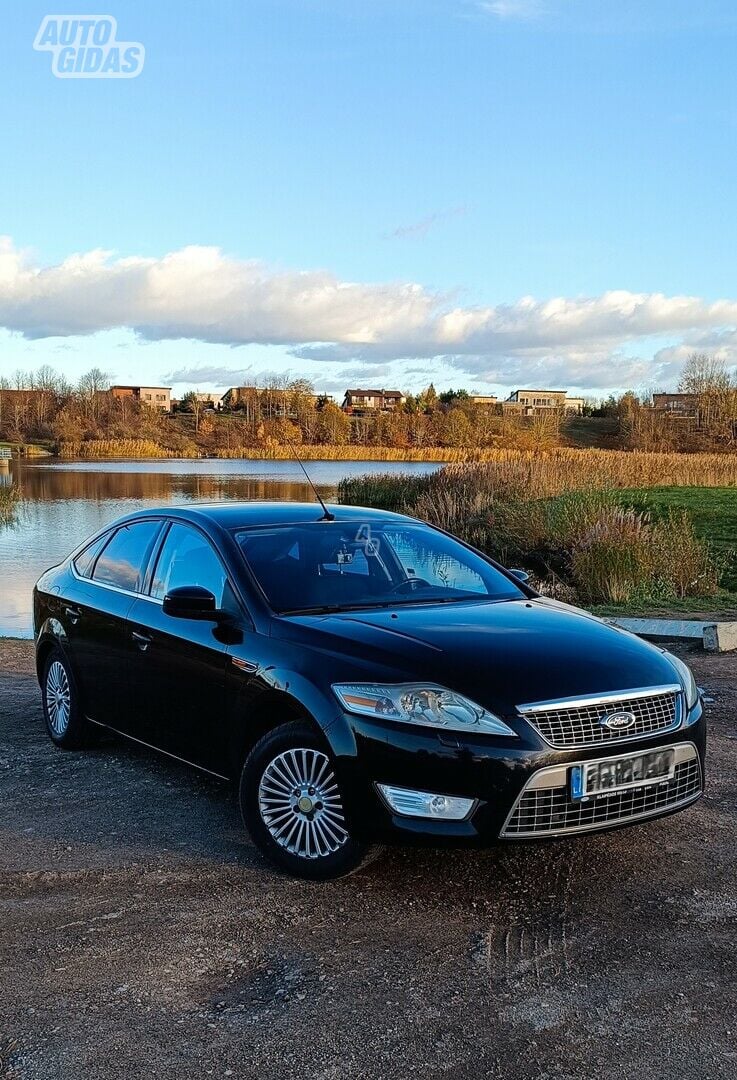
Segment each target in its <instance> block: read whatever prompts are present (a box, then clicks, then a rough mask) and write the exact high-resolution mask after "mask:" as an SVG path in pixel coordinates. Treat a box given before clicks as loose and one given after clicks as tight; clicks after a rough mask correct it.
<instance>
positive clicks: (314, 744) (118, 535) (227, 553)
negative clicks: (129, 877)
mask: <svg viewBox="0 0 737 1080" xmlns="http://www.w3.org/2000/svg"><path fill="white" fill-rule="evenodd" d="M524 577H525V575H523V574H521V573H520V572H514V571H508V570H505V569H504V568H503V567H501V566H499V565H497V564H496V563H494V562H493V561H492V560H490V559H488V558H486V557H485V556H483V555H482V554H480V553H479V552H478V551H475V550H473V549H472V548H470V547H469V546H467V545H466V544H464V543H461V541H459V540H457V539H455V538H454V537H452V536H449V535H447V534H446V533H444V532H442V531H440V530H438V529H435V528H431V527H430V526H428V525H425V524H422V523H421V522H419V521H415V520H412V519H410V518H407V517H403V516H401V515H399V514H390V513H385V512H381V511H375V510H366V509H362V508H359V507H351V506H335V507H331V508H330V509H329V510H328V511H327V512H326V513H325V514H323V515H322V516H321V512H320V509H319V508H317V507H315V506H314V505H311V504H310V505H302V504H291V503H267V502H259V503H252V504H240V505H239V504H232V503H226V504H223V503H221V504H218V505H213V506H201V505H193V506H190V507H187V508H186V509H174V510H172V509H169V508H166V509H161V510H146V511H144V512H141V513H137V514H132V515H130V516H128V517H125V518H122V519H121V520H119V521H117V522H115V523H114V524H112V525H110V526H108V527H107V528H105V529H103V530H102V531H101V532H100V533H98V534H97V535H96V536H93V537H92V538H91V539H89V540H88V541H86V542H85V543H84V544H82V545H81V546H80V547H79V548H78V549H77V550H76V551H75V552H73V553H72V555H70V556H69V558H67V559H66V560H65V561H64V562H63V563H62V564H61V565H60V566H57V567H55V568H54V569H52V570H49V571H48V572H47V573H45V574H44V575H43V577H42V578H41V579H40V581H39V582H38V584H37V586H36V589H35V594H34V618H35V638H36V655H37V666H38V676H39V681H40V684H41V689H42V694H43V707H44V715H45V718H46V725H47V728H48V733H49V735H50V737H51V739H52V740H53V741H54V743H56V744H57V746H61V747H65V748H77V747H80V746H82V745H84V744H85V743H87V742H88V741H89V739H90V737H91V736H92V735H93V734H94V732H95V730H96V729H99V728H111V729H113V730H114V731H116V732H120V733H121V734H123V735H125V736H127V737H128V738H130V739H134V740H136V741H137V742H140V743H144V744H145V745H147V746H150V747H154V748H156V749H157V750H161V751H163V752H164V753H166V754H170V755H172V756H173V757H176V758H179V759H181V760H183V761H185V762H189V763H191V764H192V765H196V766H197V767H198V768H201V769H205V770H206V771H208V772H210V773H214V774H216V775H217V776H220V777H223V778H226V779H232V780H235V781H237V783H238V791H239V800H240V806H241V810H242V813H243V819H244V821H245V824H246V826H247V828H248V830H249V832H250V834H251V837H252V838H253V840H254V842H255V843H256V844H257V845H258V847H259V848H260V849H261V851H262V852H263V853H264V854H265V855H266V856H267V857H268V858H269V859H271V860H272V861H273V862H274V863H276V864H278V865H279V866H281V867H285V868H286V869H288V870H289V871H291V872H292V873H294V874H299V875H302V876H304V877H310V878H330V877H336V876H338V875H340V874H344V873H346V872H348V871H350V870H354V869H355V868H357V867H358V866H359V865H361V864H362V863H363V862H365V861H366V859H367V858H368V857H369V856H370V854H371V853H372V852H374V851H375V850H376V849H377V847H376V846H377V845H378V844H381V843H382V842H384V841H386V840H399V841H418V840H422V841H424V842H430V843H433V844H438V845H439V844H441V843H447V842H454V843H464V842H465V843H471V844H473V843H476V844H479V843H480V844H487V843H492V842H496V841H498V840H502V841H509V840H530V839H540V838H546V837H561V836H569V835H578V834H579V833H585V832H593V831H596V830H601V829H611V828H615V827H617V826H622V825H629V824H632V823H635V822H641V821H644V820H649V819H652V818H655V817H658V816H660V815H664V814H669V813H672V812H673V811H676V810H681V809H683V808H684V807H686V806H689V805H690V804H691V803H693V802H694V800H696V799H698V797H699V795H700V794H701V792H702V788H703V782H704V744H705V725H704V718H703V715H702V707H701V701H700V698H699V692H698V690H697V688H696V686H695V684H694V679H693V676H692V674H691V672H690V671H689V669H688V668H687V667H686V665H685V664H683V663H682V662H681V661H680V660H678V659H677V658H676V657H674V656H671V655H669V654H668V653H667V652H665V651H663V650H662V649H660V648H656V647H654V646H653V645H648V644H646V643H645V642H643V641H641V640H640V639H638V638H636V637H634V636H632V635H631V634H628V633H625V632H624V631H622V630H618V629H614V628H613V627H610V626H607V625H605V624H604V623H603V622H601V621H600V620H599V619H596V618H594V617H593V616H591V615H588V614H586V613H585V612H583V611H578V610H576V609H574V608H571V607H568V606H566V605H563V604H560V603H556V602H555V601H552V600H549V599H545V598H543V597H540V596H538V595H536V593H535V592H533V590H532V589H530V588H529V587H528V585H527V584H526V583H525V580H524ZM163 797H165V795H164V792H162V798H163ZM122 812H123V811H122V810H121V813H122Z"/></svg>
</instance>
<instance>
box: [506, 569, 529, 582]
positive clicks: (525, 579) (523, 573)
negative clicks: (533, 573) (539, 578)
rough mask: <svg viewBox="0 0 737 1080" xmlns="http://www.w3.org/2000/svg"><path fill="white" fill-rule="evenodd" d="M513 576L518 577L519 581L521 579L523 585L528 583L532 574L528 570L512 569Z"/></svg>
mask: <svg viewBox="0 0 737 1080" xmlns="http://www.w3.org/2000/svg"><path fill="white" fill-rule="evenodd" d="M509 572H510V574H511V575H512V577H516V578H517V581H521V582H522V584H523V585H526V584H527V582H528V581H529V580H530V575H529V574H528V573H527V571H526V570H510V571H509Z"/></svg>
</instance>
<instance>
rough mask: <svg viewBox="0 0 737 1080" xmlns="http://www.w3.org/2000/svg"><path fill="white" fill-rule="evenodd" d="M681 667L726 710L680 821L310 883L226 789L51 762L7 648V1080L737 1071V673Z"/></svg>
mask: <svg viewBox="0 0 737 1080" xmlns="http://www.w3.org/2000/svg"><path fill="white" fill-rule="evenodd" d="M682 655H685V653H682ZM688 659H689V661H690V662H691V663H692V664H693V666H694V668H695V670H696V674H697V678H698V680H699V681H700V683H701V684H702V685H704V686H705V687H706V688H707V690H708V692H709V693H710V695H711V696H712V697H713V698H714V699H715V700H714V704H713V705H711V706H710V708H709V716H710V747H709V762H708V765H709V770H708V784H707V793H706V796H705V797H704V798H703V799H702V800H701V802H700V803H698V804H697V805H696V806H695V807H694V808H692V809H691V810H689V811H687V812H686V813H684V814H680V815H677V816H676V817H673V818H668V819H665V820H663V821H660V822H655V823H653V824H650V825H646V826H641V827H638V828H636V829H631V830H626V831H623V832H619V833H616V834H614V833H613V834H610V835H604V836H599V837H589V838H587V839H586V838H584V839H580V840H577V841H572V842H571V841H569V842H565V843H562V842H561V843H558V842H556V843H550V844H548V845H542V846H537V847H522V846H520V847H512V846H508V847H505V848H498V849H495V850H492V851H487V852H482V853H474V852H462V851H461V852H459V851H455V852H450V853H447V852H446V853H436V852H432V851H416V850H414V851H413V850H406V849H396V850H393V851H392V852H390V853H389V855H388V856H387V857H385V858H384V859H383V860H382V861H379V862H376V863H374V864H373V865H372V866H371V867H370V868H369V869H368V870H367V871H366V872H365V873H363V874H360V875H356V876H354V877H352V878H349V879H348V880H346V881H343V882H338V883H334V884H330V885H317V886H316V885H309V884H303V883H301V882H296V881H292V880H289V879H287V878H285V877H281V876H278V875H276V874H274V873H272V872H271V871H270V870H269V869H268V868H267V867H266V866H265V865H264V863H263V862H262V861H261V859H260V857H259V856H258V854H257V853H256V851H255V850H254V848H253V847H252V846H251V845H250V843H249V841H248V839H247V837H245V835H244V834H243V833H242V831H241V826H240V821H239V818H238V814H237V810H236V807H235V804H234V800H233V796H232V792H231V791H230V790H229V789H228V788H227V787H225V786H220V785H218V784H217V783H216V782H214V781H210V780H209V779H207V778H205V777H203V776H199V775H197V774H196V773H193V772H189V771H186V770H185V769H184V768H180V767H178V766H176V765H175V764H173V763H170V762H168V761H167V760H165V759H160V758H157V757H156V756H155V755H153V754H150V753H147V752H145V751H143V750H139V749H137V748H134V747H129V746H127V745H122V744H121V743H119V742H110V743H109V744H108V745H105V746H103V747H101V748H99V749H97V750H95V751H87V752H83V753H74V754H70V753H64V752H63V751H58V750H56V749H55V748H54V747H53V746H52V745H51V743H50V742H49V741H48V740H47V739H46V737H45V735H44V733H43V728H42V721H41V709H40V704H39V692H38V687H37V685H36V682H35V679H34V677H33V674H32V658H31V647H30V645H29V644H28V643H21V642H10V641H3V642H0V912H1V916H0V1077H2V1078H4V1080H9V1078H11V1077H12V1078H14V1080H19V1078H24V1080H57V1078H59V1080H93V1078H95V1080H97V1078H105V1080H117V1078H136V1080H138V1078H140V1077H149V1076H151V1077H153V1076H155V1077H156V1078H157V1080H168V1078H174V1077H176V1078H178V1080H181V1078H189V1077H193V1078H194V1077H197V1078H199V1077H203V1076H218V1077H225V1076H233V1077H237V1078H245V1077H249V1078H250V1077H254V1078H258V1080H270V1078H276V1077H279V1078H281V1077H303V1076H308V1077H310V1080H328V1078H329V1080H346V1078H354V1077H355V1078H358V1077H362V1078H363V1077H369V1078H385V1077H386V1078H389V1077H400V1078H402V1080H405V1078H407V1077H411V1076H414V1075H418V1076H422V1077H423V1078H434V1077H445V1078H448V1080H453V1078H457V1080H460V1078H466V1077H468V1078H472V1077H473V1078H474V1080H476V1078H479V1077H520V1078H522V1077H524V1078H541V1080H542V1078H560V1077H566V1078H571V1080H573V1078H579V1077H580V1078H581V1080H590V1078H591V1077H592V1076H595V1077H597V1080H599V1078H601V1080H630V1078H632V1080H662V1078H663V1077H669V1078H680V1077H694V1078H699V1080H704V1078H712V1077H737V1008H736V1006H737V977H736V970H735V969H736V956H737V951H736V950H735V938H736V937H737V871H736V869H735V867H737V830H736V829H735V825H737V799H736V798H735V773H736V766H737V658H736V657H731V656H707V655H705V654H703V653H700V652H693V653H690V654H689V656H688Z"/></svg>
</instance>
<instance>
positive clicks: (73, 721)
mask: <svg viewBox="0 0 737 1080" xmlns="http://www.w3.org/2000/svg"><path fill="white" fill-rule="evenodd" d="M41 700H42V703H43V713H44V720H45V721H46V732H47V734H48V736H49V738H50V739H51V741H52V742H53V743H54V744H55V745H56V746H60V747H61V748H62V749H63V750H79V749H80V747H82V746H85V745H86V744H87V743H88V741H89V738H90V732H89V724H88V723H87V721H86V720H85V718H84V714H83V713H82V709H81V707H80V701H79V692H78V690H77V683H76V680H75V678H74V674H73V672H72V669H71V666H70V664H69V661H68V660H67V658H66V656H65V655H64V653H63V652H62V650H61V649H60V648H59V647H58V645H57V646H55V647H54V648H53V649H52V650H51V652H50V653H49V655H48V656H47V657H46V661H45V663H44V667H43V675H42V677H41Z"/></svg>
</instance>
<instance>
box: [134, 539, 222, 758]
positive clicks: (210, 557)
mask: <svg viewBox="0 0 737 1080" xmlns="http://www.w3.org/2000/svg"><path fill="white" fill-rule="evenodd" d="M185 585H200V586H202V587H203V588H205V589H208V590H209V591H210V592H211V593H212V594H213V595H214V597H215V602H216V604H217V606H218V607H219V608H224V609H226V610H229V611H231V612H232V614H233V615H234V616H235V617H236V618H238V617H239V616H242V612H241V610H240V607H239V605H238V602H237V601H236V598H235V594H234V592H233V589H232V587H231V585H230V582H229V580H228V574H227V571H226V569H225V566H224V564H223V562H222V560H221V558H220V556H219V555H218V553H217V552H216V550H215V548H214V547H213V546H212V544H211V542H210V540H209V538H208V537H207V536H206V535H205V534H204V533H203V532H201V531H200V530H199V529H198V528H197V527H196V526H194V525H190V524H184V523H183V522H172V524H171V525H170V526H169V528H168V530H167V533H166V536H165V538H164V541H163V544H162V545H161V549H160V551H159V554H158V557H157V559H156V564H155V568H154V571H153V575H152V580H151V584H150V590H149V591H150V596H149V598H147V599H143V598H138V599H137V600H136V602H135V603H134V605H133V607H132V609H131V611H130V613H129V617H128V633H129V635H130V638H131V644H132V647H133V649H134V650H135V653H136V658H135V671H136V679H135V687H134V692H135V694H136V695H137V698H136V700H137V708H136V710H135V712H134V714H133V715H132V717H131V724H132V726H131V728H130V733H131V734H132V735H134V736H135V737H136V738H138V739H140V740H142V741H143V742H146V743H149V744H150V745H152V746H156V747H159V748H160V749H162V750H165V751H167V752H168V753H170V754H174V755H175V756H177V757H180V758H183V759H184V760H185V761H191V762H194V763H195V764H196V765H200V766H202V767H203V768H206V769H211V770H212V771H214V772H222V771H223V770H224V767H225V766H224V763H225V761H226V758H227V747H228V739H229V718H228V713H229V710H228V709H227V703H226V699H225V694H226V685H225V684H226V671H227V668H228V663H229V644H228V642H229V641H231V640H232V629H231V630H230V631H228V629H226V628H223V627H221V626H218V624H217V623H215V622H214V621H199V620H196V619H180V618H173V617H172V616H170V615H167V614H165V613H164V610H163V606H162V601H163V599H164V596H165V595H166V594H167V593H168V592H169V591H171V589H175V588H179V587H181V586H185Z"/></svg>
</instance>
